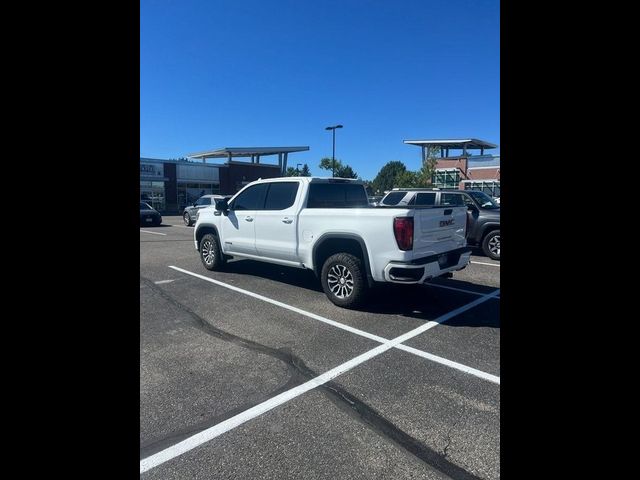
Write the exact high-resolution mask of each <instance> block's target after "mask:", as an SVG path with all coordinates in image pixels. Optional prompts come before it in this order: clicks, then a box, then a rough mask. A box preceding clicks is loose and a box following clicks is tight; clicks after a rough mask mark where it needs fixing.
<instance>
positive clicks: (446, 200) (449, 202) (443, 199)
mask: <svg viewBox="0 0 640 480" xmlns="http://www.w3.org/2000/svg"><path fill="white" fill-rule="evenodd" d="M440 205H442V206H444V207H464V199H463V198H462V195H461V194H459V193H441V194H440Z"/></svg>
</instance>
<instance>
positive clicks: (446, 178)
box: [431, 168, 461, 189]
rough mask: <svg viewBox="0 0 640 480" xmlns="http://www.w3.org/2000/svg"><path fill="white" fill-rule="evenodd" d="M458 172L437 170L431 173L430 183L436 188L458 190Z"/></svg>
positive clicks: (455, 169)
mask: <svg viewBox="0 0 640 480" xmlns="http://www.w3.org/2000/svg"><path fill="white" fill-rule="evenodd" d="M460 179H461V177H460V170H459V169H457V168H447V169H438V170H436V171H435V172H434V173H433V177H432V179H431V180H432V183H433V185H434V187H436V188H442V189H444V188H456V189H457V188H458V185H459V184H460Z"/></svg>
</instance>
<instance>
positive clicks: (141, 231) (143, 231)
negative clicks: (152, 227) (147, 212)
mask: <svg viewBox="0 0 640 480" xmlns="http://www.w3.org/2000/svg"><path fill="white" fill-rule="evenodd" d="M140 233H150V234H152V235H164V236H165V237H166V236H167V234H166V233H160V232H150V231H149V230H140Z"/></svg>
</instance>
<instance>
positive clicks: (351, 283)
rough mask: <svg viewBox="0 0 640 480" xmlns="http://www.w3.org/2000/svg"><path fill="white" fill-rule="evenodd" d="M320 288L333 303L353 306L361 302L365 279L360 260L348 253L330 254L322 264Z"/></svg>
mask: <svg viewBox="0 0 640 480" xmlns="http://www.w3.org/2000/svg"><path fill="white" fill-rule="evenodd" d="M320 276H321V278H320V280H321V282H322V289H323V290H324V293H325V294H326V295H327V297H329V300H331V301H332V302H333V303H334V304H336V305H338V306H339V307H344V308H353V307H356V306H358V305H360V304H361V303H362V301H363V300H364V298H365V295H366V290H367V279H366V276H365V272H364V268H363V266H362V261H361V260H360V259H359V258H358V257H356V256H354V255H351V254H349V253H336V254H335V255H331V256H330V257H329V258H327V260H326V261H325V262H324V265H323V266H322V273H321V274H320Z"/></svg>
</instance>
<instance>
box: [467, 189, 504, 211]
mask: <svg viewBox="0 0 640 480" xmlns="http://www.w3.org/2000/svg"><path fill="white" fill-rule="evenodd" d="M467 193H468V194H469V195H471V196H472V197H473V199H474V200H475V201H476V202H478V203H479V204H480V206H481V207H482V208H486V209H487V210H495V209H496V208H500V205H498V204H497V203H496V202H494V201H493V199H492V198H491V197H490V196H489V195H487V194H486V193H484V192H480V191H478V190H468V191H467Z"/></svg>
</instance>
